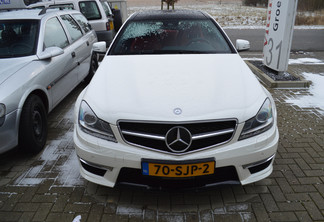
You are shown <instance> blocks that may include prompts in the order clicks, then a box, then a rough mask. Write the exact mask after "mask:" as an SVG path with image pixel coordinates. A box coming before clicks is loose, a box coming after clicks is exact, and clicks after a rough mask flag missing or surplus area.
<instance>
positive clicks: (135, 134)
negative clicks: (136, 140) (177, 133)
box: [122, 130, 165, 140]
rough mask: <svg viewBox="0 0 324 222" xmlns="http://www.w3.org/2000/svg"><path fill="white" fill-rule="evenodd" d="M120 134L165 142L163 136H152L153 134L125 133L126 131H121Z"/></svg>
mask: <svg viewBox="0 0 324 222" xmlns="http://www.w3.org/2000/svg"><path fill="white" fill-rule="evenodd" d="M122 133H123V134H125V135H130V136H138V137H143V138H149V139H157V140H165V136H159V135H153V134H146V133H137V132H132V131H127V130H122Z"/></svg>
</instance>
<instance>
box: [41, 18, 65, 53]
mask: <svg viewBox="0 0 324 222" xmlns="http://www.w3.org/2000/svg"><path fill="white" fill-rule="evenodd" d="M68 45H69V41H68V38H67V37H66V34H65V32H64V29H63V27H62V25H61V23H60V22H59V21H58V19H57V18H51V19H49V20H48V21H47V22H46V25H45V36H44V47H45V48H48V47H51V46H57V47H60V48H62V49H63V48H65V47H66V46H68Z"/></svg>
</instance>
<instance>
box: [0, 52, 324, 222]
mask: <svg viewBox="0 0 324 222" xmlns="http://www.w3.org/2000/svg"><path fill="white" fill-rule="evenodd" d="M244 56H250V57H253V56H255V55H251V54H245V55H243V57H244ZM293 56H295V57H303V56H304V57H305V55H293ZM309 56H311V57H315V58H318V59H321V60H322V61H324V53H313V54H311V55H307V57H309ZM293 66H294V68H295V69H300V70H301V72H311V73H322V75H324V65H321V64H318V65H293ZM317 75H318V74H317ZM83 87H84V85H80V86H79V87H78V88H77V89H75V90H74V91H73V92H72V93H71V94H70V95H69V96H68V98H66V99H65V100H64V101H63V102H62V103H61V104H60V105H59V106H58V107H57V108H56V109H55V110H54V111H53V112H52V113H51V114H50V116H49V139H48V142H47V146H46V148H45V150H44V151H43V152H42V153H40V154H38V155H36V156H26V155H23V154H21V153H20V152H19V151H18V150H13V151H11V152H9V153H6V154H3V155H0V221H62V222H63V221H69V222H72V221H73V219H75V218H77V217H78V216H81V220H80V221H91V222H92V221H130V222H137V221H148V222H152V221H162V222H163V221H168V222H169V221H179V222H182V221H186V222H191V221H231V222H232V221H324V111H323V110H321V109H320V108H316V107H315V108H311V107H310V108H300V107H298V106H296V105H292V104H288V103H287V102H286V101H287V99H289V98H300V97H302V96H310V97H311V96H312V95H311V90H310V89H271V90H270V91H271V93H272V94H273V96H274V99H275V100H276V104H277V109H278V114H279V116H278V126H279V131H280V141H279V149H278V153H277V156H276V159H275V163H274V171H273V173H272V174H271V176H270V177H268V178H266V179H264V180H262V181H260V182H257V183H254V184H251V185H246V186H239V185H235V186H234V185H227V186H220V187H216V188H213V189H210V190H205V191H191V192H189V191H183V192H166V191H163V192H162V191H147V190H140V189H135V188H116V189H111V188H107V187H103V186H99V185H96V184H93V183H90V182H87V181H86V180H84V179H83V178H81V177H80V175H79V172H78V166H77V162H76V156H75V151H74V148H73V142H72V130H73V124H72V115H73V113H72V108H73V103H74V101H75V98H76V96H77V95H78V94H79V93H80V92H81V90H82V88H83ZM306 99H307V98H306ZM78 218H80V217H78Z"/></svg>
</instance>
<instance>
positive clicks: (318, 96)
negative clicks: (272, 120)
mask: <svg viewBox="0 0 324 222" xmlns="http://www.w3.org/2000/svg"><path fill="white" fill-rule="evenodd" d="M303 76H304V78H305V79H307V80H310V81H311V82H312V84H311V86H310V88H309V94H307V95H297V97H294V98H288V99H287V100H286V102H287V103H291V104H294V105H296V106H298V107H300V108H316V109H320V110H319V112H320V113H321V114H322V115H324V73H319V74H315V73H306V72H305V73H303Z"/></svg>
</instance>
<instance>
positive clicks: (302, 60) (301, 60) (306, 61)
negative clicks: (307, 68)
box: [289, 58, 324, 65]
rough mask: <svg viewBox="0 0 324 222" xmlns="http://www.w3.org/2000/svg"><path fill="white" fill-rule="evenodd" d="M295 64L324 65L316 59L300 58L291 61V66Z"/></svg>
mask: <svg viewBox="0 0 324 222" xmlns="http://www.w3.org/2000/svg"><path fill="white" fill-rule="evenodd" d="M294 64H313V65H324V62H323V61H322V60H319V59H315V58H298V59H289V65H294Z"/></svg>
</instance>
